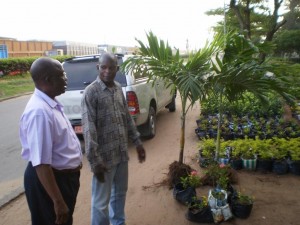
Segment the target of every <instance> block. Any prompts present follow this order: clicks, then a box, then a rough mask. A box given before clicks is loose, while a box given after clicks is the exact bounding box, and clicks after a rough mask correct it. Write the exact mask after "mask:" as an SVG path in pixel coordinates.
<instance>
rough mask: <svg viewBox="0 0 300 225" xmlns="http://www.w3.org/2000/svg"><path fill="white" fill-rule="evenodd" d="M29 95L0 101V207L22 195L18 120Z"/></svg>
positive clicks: (21, 161)
mask: <svg viewBox="0 0 300 225" xmlns="http://www.w3.org/2000/svg"><path fill="white" fill-rule="evenodd" d="M30 95H31V93H26V94H23V95H18V96H13V97H10V98H6V99H1V100H0V124H1V133H0V207H2V206H4V205H6V204H8V203H9V202H10V201H12V200H13V199H15V198H16V197H18V196H19V195H21V194H23V193H24V188H23V173H24V168H25V166H26V164H27V162H25V161H24V160H23V159H22V158H21V156H20V152H21V145H20V142H19V135H18V126H19V118H20V116H21V114H22V112H23V110H24V108H25V105H26V103H27V101H28V99H29V98H30Z"/></svg>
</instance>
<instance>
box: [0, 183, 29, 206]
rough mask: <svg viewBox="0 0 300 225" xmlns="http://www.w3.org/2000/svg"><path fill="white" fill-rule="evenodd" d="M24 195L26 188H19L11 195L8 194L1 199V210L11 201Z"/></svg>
mask: <svg viewBox="0 0 300 225" xmlns="http://www.w3.org/2000/svg"><path fill="white" fill-rule="evenodd" d="M23 193H24V188H23V187H18V188H16V189H15V190H12V191H11V192H10V193H8V194H7V195H4V196H3V197H2V198H1V199H0V209H1V208H2V207H4V206H6V205H7V204H9V203H10V202H11V201H13V200H14V199H16V198H17V197H19V196H20V195H22V194H23Z"/></svg>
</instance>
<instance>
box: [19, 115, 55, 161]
mask: <svg viewBox="0 0 300 225" xmlns="http://www.w3.org/2000/svg"><path fill="white" fill-rule="evenodd" d="M24 119H25V120H26V123H27V127H26V133H27V135H26V138H27V143H28V149H29V151H30V158H29V160H30V161H31V163H32V165H33V166H37V165H40V164H49V165H51V164H52V148H53V141H52V128H51V122H50V121H49V120H48V119H47V117H46V116H45V115H43V114H32V115H30V116H29V117H28V118H24Z"/></svg>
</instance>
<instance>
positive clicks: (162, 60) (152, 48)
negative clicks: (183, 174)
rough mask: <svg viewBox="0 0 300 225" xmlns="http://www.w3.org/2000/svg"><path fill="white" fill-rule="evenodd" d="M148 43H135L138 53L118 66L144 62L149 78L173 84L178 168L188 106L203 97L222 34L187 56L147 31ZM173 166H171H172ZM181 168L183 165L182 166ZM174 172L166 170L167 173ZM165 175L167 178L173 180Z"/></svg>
mask: <svg viewBox="0 0 300 225" xmlns="http://www.w3.org/2000/svg"><path fill="white" fill-rule="evenodd" d="M147 40H148V43H147V44H144V43H143V42H142V41H140V40H137V42H138V43H139V45H140V47H139V54H137V55H134V56H132V57H130V58H129V59H128V60H126V61H125V62H124V63H123V64H122V66H121V70H124V71H130V70H140V69H141V68H143V67H145V65H146V66H147V68H148V70H147V75H148V78H149V80H153V81H156V79H157V78H160V79H162V80H164V82H165V84H166V87H169V86H173V87H174V88H173V89H174V90H177V92H178V93H179V97H180V99H181V128H180V129H181V134H180V146H179V148H180V150H179V160H178V162H177V167H176V168H177V169H178V170H181V165H182V164H183V154H184V143H185V141H184V140H185V119H186V114H187V112H188V111H189V109H190V108H191V107H192V106H193V105H194V104H195V103H196V102H198V101H199V100H202V99H204V98H206V96H207V88H206V86H205V84H206V80H207V75H208V74H209V73H210V72H211V71H210V70H211V62H210V60H211V56H212V55H214V54H216V52H217V51H218V50H219V49H220V47H219V46H222V45H223V44H222V43H223V42H224V41H225V39H224V37H223V35H221V34H220V35H216V38H214V39H213V41H212V42H211V43H207V44H206V45H205V46H204V47H203V48H202V49H200V50H198V51H196V52H193V53H191V54H190V55H189V56H188V58H187V59H183V57H181V56H180V54H179V49H175V51H173V49H172V48H171V47H170V46H169V44H168V43H167V42H166V43H165V42H164V41H163V40H159V39H158V38H157V37H156V36H155V35H154V34H153V33H152V32H149V33H147ZM172 168H173V167H172ZM182 169H183V170H184V169H185V168H182ZM176 174H177V173H174V172H173V171H169V173H168V176H174V175H176ZM173 179H174V178H173V177H169V180H173Z"/></svg>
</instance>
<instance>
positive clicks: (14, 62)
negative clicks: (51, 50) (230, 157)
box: [0, 56, 71, 76]
mask: <svg viewBox="0 0 300 225" xmlns="http://www.w3.org/2000/svg"><path fill="white" fill-rule="evenodd" d="M39 57H40V56H37V57H23V58H8V59H0V76H1V75H2V76H4V75H14V74H23V73H26V72H28V71H29V69H30V66H31V64H32V63H33V62H34V60H36V59H37V58H39ZM70 57H71V56H54V57H51V58H54V59H57V60H58V61H60V62H63V61H64V60H65V59H67V58H70Z"/></svg>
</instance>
